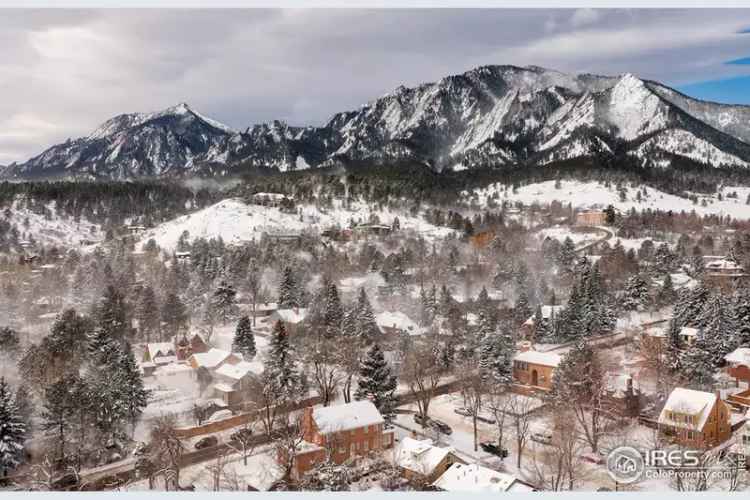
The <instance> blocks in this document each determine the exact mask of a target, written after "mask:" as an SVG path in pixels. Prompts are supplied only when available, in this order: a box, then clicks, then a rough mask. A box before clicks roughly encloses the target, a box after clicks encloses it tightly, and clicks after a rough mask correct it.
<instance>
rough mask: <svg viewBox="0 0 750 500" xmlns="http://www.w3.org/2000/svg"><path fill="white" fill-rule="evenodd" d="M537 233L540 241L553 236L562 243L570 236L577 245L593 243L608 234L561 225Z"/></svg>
mask: <svg viewBox="0 0 750 500" xmlns="http://www.w3.org/2000/svg"><path fill="white" fill-rule="evenodd" d="M536 234H537V237H538V238H539V240H540V241H543V240H544V239H545V238H552V239H555V240H558V241H560V242H561V243H562V242H563V241H564V240H565V238H568V237H569V238H570V239H571V240H572V241H573V243H574V244H575V245H576V247H580V246H583V245H586V244H588V243H593V242H595V241H597V240H600V239H602V238H603V237H604V236H606V235H607V233H606V232H605V231H573V230H572V228H571V227H570V226H560V225H557V226H553V227H547V228H544V229H542V230H540V231H539V232H538V233H536Z"/></svg>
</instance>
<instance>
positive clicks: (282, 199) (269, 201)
mask: <svg viewBox="0 0 750 500" xmlns="http://www.w3.org/2000/svg"><path fill="white" fill-rule="evenodd" d="M251 200H252V202H253V204H255V205H263V206H265V207H280V206H285V205H294V196H287V195H285V194H282V193H255V194H254V195H253V196H252V197H251Z"/></svg>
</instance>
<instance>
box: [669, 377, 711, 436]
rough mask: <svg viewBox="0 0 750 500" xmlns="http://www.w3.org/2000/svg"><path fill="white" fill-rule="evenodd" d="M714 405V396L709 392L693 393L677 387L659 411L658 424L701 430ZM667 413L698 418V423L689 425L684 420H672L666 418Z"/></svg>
mask: <svg viewBox="0 0 750 500" xmlns="http://www.w3.org/2000/svg"><path fill="white" fill-rule="evenodd" d="M714 404H716V395H715V394H713V393H711V392H704V391H695V390H693V389H685V388H683V387H677V388H676V389H675V390H673V391H672V393H671V394H670V395H669V398H668V399H667V403H666V404H665V405H664V408H663V409H662V410H661V413H660V414H659V423H660V424H666V425H670V426H673V427H682V428H685V429H693V430H700V429H703V426H704V425H705V424H706V421H707V420H708V415H709V414H710V413H711V409H712V408H713V407H714ZM668 411H671V412H675V413H680V414H687V415H693V416H696V417H698V421H697V422H696V423H694V424H691V423H688V422H685V421H684V420H673V419H671V418H669V417H668V416H667V412H668Z"/></svg>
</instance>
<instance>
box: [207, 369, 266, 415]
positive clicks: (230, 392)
mask: <svg viewBox="0 0 750 500" xmlns="http://www.w3.org/2000/svg"><path fill="white" fill-rule="evenodd" d="M260 371H261V370H259V369H258V363H250V362H247V361H240V362H239V363H236V364H231V363H224V364H222V365H220V366H219V367H218V368H216V370H214V393H215V397H216V399H220V400H221V401H222V402H223V403H224V404H225V405H226V406H229V407H233V406H237V405H239V404H242V403H243V402H244V400H245V394H246V392H247V389H248V388H249V387H250V380H251V377H252V376H253V375H254V374H256V373H258V372H260Z"/></svg>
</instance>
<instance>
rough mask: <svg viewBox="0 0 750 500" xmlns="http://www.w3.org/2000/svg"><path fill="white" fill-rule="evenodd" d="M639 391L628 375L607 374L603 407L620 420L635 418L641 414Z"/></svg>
mask: <svg viewBox="0 0 750 500" xmlns="http://www.w3.org/2000/svg"><path fill="white" fill-rule="evenodd" d="M641 403H642V398H641V390H640V386H639V384H638V382H637V381H636V380H635V379H633V376H632V375H630V374H629V373H607V375H606V379H605V393H604V398H603V406H604V407H605V408H606V409H607V410H608V412H609V413H610V414H612V415H616V416H618V417H621V418H626V417H637V416H638V415H639V414H640V412H641Z"/></svg>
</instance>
